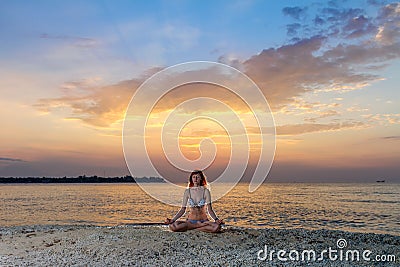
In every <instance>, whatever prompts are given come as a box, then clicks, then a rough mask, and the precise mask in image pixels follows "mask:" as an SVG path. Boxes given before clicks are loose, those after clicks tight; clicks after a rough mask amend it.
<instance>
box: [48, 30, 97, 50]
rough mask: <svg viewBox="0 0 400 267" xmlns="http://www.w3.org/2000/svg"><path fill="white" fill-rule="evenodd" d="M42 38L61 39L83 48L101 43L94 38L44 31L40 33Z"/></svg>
mask: <svg viewBox="0 0 400 267" xmlns="http://www.w3.org/2000/svg"><path fill="white" fill-rule="evenodd" d="M40 38H42V39H49V40H61V41H66V42H69V43H71V44H72V45H73V46H76V47H81V48H91V47H96V46H99V45H100V42H99V41H98V40H96V39H93V38H87V37H79V36H68V35H52V34H47V33H42V34H41V35H40Z"/></svg>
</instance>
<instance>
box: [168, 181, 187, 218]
mask: <svg viewBox="0 0 400 267" xmlns="http://www.w3.org/2000/svg"><path fill="white" fill-rule="evenodd" d="M188 199H189V191H188V189H186V190H185V193H184V194H183V200H182V207H181V209H180V210H179V211H178V213H177V214H176V215H175V216H174V218H172V219H171V220H169V219H168V218H167V222H169V223H170V224H171V223H174V222H175V221H176V220H178V219H179V218H180V217H182V215H183V214H185V211H186V206H187V202H188Z"/></svg>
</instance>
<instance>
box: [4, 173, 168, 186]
mask: <svg viewBox="0 0 400 267" xmlns="http://www.w3.org/2000/svg"><path fill="white" fill-rule="evenodd" d="M136 182H140V183H165V181H164V179H162V178H160V177H141V178H138V177H132V176H130V175H126V176H123V177H99V176H97V175H94V176H86V175H81V176H78V177H66V176H64V177H0V183H3V184H5V183H7V184H8V183H46V184H47V183H136Z"/></svg>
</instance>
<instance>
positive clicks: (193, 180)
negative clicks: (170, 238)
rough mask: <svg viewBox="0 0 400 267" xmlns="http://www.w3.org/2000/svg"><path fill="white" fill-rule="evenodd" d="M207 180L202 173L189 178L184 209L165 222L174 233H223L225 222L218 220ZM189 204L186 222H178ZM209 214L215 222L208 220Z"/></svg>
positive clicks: (192, 174) (196, 173) (193, 173)
mask: <svg viewBox="0 0 400 267" xmlns="http://www.w3.org/2000/svg"><path fill="white" fill-rule="evenodd" d="M206 185H207V180H206V177H205V176H204V174H203V172H202V171H198V170H196V171H193V172H192V173H191V174H190V176H189V187H188V188H187V189H186V190H185V193H184V194H183V202H182V207H181V209H180V210H179V212H178V213H177V214H176V215H175V216H174V218H172V219H169V218H167V219H166V220H165V223H166V224H169V228H170V229H171V230H172V231H174V232H184V231H187V230H192V229H196V230H199V231H203V232H209V233H217V232H220V231H221V224H223V223H224V222H223V221H222V220H220V219H218V217H217V215H215V212H214V210H213V209H212V206H211V194H210V190H208V189H207V188H206ZM187 204H189V208H190V212H189V216H188V218H187V220H186V221H177V220H178V219H179V218H180V217H181V216H182V215H183V214H184V213H185V211H186V207H187ZM206 207H207V211H208V214H209V215H210V216H211V218H212V219H213V220H214V222H211V221H209V220H208V217H207V213H206Z"/></svg>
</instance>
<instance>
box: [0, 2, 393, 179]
mask: <svg viewBox="0 0 400 267" xmlns="http://www.w3.org/2000/svg"><path fill="white" fill-rule="evenodd" d="M0 25H1V27H0V35H1V36H2V38H1V39H2V40H1V42H0V59H1V60H0V93H1V98H0V122H1V131H0V140H1V145H0V177H9V176H18V177H27V176H40V177H41V176H57V177H62V176H78V175H87V176H88V175H99V176H104V175H105V176H122V175H127V174H129V170H128V168H127V165H126V162H125V160H124V153H123V144H122V129H123V123H124V118H125V112H126V110H127V108H128V104H129V102H130V100H131V98H132V96H133V95H134V93H135V92H136V90H137V89H138V87H139V86H140V85H141V84H142V83H143V82H144V81H145V80H146V79H147V78H149V77H151V75H153V74H155V73H157V72H158V71H160V70H163V69H165V68H167V67H170V66H173V65H175V64H180V63H184V62H189V61H212V62H219V63H223V64H226V65H229V66H232V67H234V68H236V69H238V70H240V71H241V72H243V73H244V74H246V75H247V76H248V77H249V78H251V79H252V80H253V81H254V82H255V83H256V84H257V86H258V87H259V88H260V90H261V92H262V93H263V94H264V96H265V98H266V99H267V101H268V103H269V106H270V108H271V111H272V115H273V117H274V121H275V126H276V151H275V158H274V162H273V165H272V168H271V171H270V173H269V175H268V178H267V181H275V182H280V181H282V182H300V181H306V182H373V181H375V180H387V181H390V182H400V113H399V107H400V105H399V104H400V103H399V102H400V101H399V100H400V92H399V90H398V87H399V84H400V76H399V75H398V73H399V71H400V60H399V58H400V30H399V29H400V3H399V2H395V1H378V0H376V1H375V0H369V1H340V0H338V1H101V0H100V1H97V0H96V1H7V0H5V1H1V2H0ZM199 96H203V97H205V96H207V97H212V98H217V99H222V100H224V101H226V102H228V104H229V105H230V106H231V107H233V108H234V109H236V110H237V111H236V112H237V113H238V114H241V115H243V116H246V114H248V110H247V109H246V107H243V105H242V104H243V103H240V101H237V99H236V100H235V96H233V95H231V94H229V93H228V92H226V91H224V89H223V88H220V87H218V86H204V85H197V86H190V85H188V86H186V87H185V86H183V87H182V88H178V89H177V90H175V91H174V92H172V93H171V94H169V95H167V96H165V98H163V99H162V100H163V101H161V102H159V103H158V104H157V107H156V108H155V109H154V110H153V112H152V115H151V119H150V120H149V121H148V125H149V127H150V126H151V127H152V128H151V129H152V130H151V131H149V138H150V139H149V140H150V142H149V143H151V144H152V145H151V146H150V147H149V150H152V151H150V154H151V155H152V159H153V160H154V161H155V162H156V163H157V164H158V166H159V169H160V172H161V174H162V175H164V174H165V175H166V176H168V175H169V176H174V177H175V178H174V179H175V181H180V182H181V181H185V180H186V176H185V175H186V174H185V173H182V172H177V171H176V170H174V168H171V166H168V162H167V161H166V160H165V156H164V155H163V151H162V150H160V149H159V148H160V146H158V147H157V146H156V144H158V145H159V142H160V134H159V131H160V130H161V129H162V127H163V125H164V124H163V119H165V118H166V117H168V115H169V114H170V112H171V111H172V110H173V109H174V107H176V106H177V105H179V103H180V102H181V101H184V100H187V99H191V98H193V97H199ZM177 112H178V113H179V114H181V115H182V114H183V115H185V114H193V113H194V112H197V113H196V114H202V113H204V114H206V113H207V112H208V113H213V114H220V115H221V114H222V116H223V114H224V111H223V110H219V108H218V107H217V106H216V105H215V104H210V105H204V106H202V107H201V108H199V107H193V106H192V107H186V108H183V107H182V106H180V107H179V108H178V109H177ZM246 120H247V119H245V122H247V121H246ZM247 129H249V128H247ZM176 138H177V140H178V141H179V144H180V149H181V151H182V153H183V155H185V156H186V157H187V158H188V159H190V160H195V159H196V158H198V157H199V156H200V155H201V152H200V150H201V149H200V148H199V147H200V144H202V140H203V139H204V138H209V139H211V140H213V142H214V144H215V147H214V148H216V149H217V152H216V153H217V155H216V157H215V160H214V161H213V163H212V164H211V165H210V166H209V167H208V168H207V170H206V174H207V175H208V177H209V178H210V179H212V178H213V177H216V176H218V175H219V174H220V173H221V172H223V170H224V167H225V166H226V164H227V162H228V161H229V155H230V153H231V152H230V148H231V147H232V144H231V143H230V142H231V141H230V138H229V136H227V134H226V131H224V128H223V127H222V126H221V125H220V124H218V123H215V122H212V121H210V120H205V119H198V120H197V121H195V122H192V123H188V124H186V125H185V128H183V129H182V131H181V132H180V135H179V136H178V137H176ZM249 142H250V147H251V148H252V149H251V151H250V150H249V151H243V153H249V154H250V159H249V161H248V162H247V164H248V170H247V171H246V173H245V176H244V177H243V180H244V181H246V180H249V179H250V178H251V175H252V170H253V169H254V166H255V164H256V162H257V159H256V158H257V155H258V154H259V149H258V148H257V140H255V139H254V140H253V137H251V136H250V135H249ZM207 152H209V153H211V152H212V150H210V151H209V150H207V148H206V149H205V150H204V151H202V153H203V154H204V153H207ZM136 164H137V165H140V164H141V159H140V158H139V159H138V160H137V163H136ZM132 174H133V175H134V176H153V175H156V173H151V172H147V171H145V170H140V171H137V172H135V173H132ZM174 179H172V180H174Z"/></svg>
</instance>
